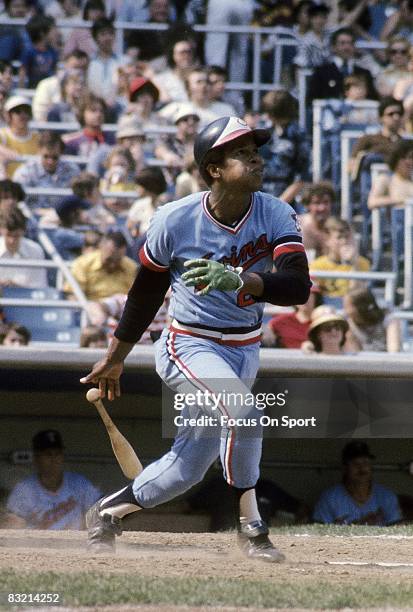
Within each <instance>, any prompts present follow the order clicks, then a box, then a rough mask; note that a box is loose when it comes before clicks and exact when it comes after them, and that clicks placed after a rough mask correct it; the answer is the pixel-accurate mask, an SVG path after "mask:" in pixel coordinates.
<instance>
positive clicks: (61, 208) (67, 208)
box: [55, 195, 90, 217]
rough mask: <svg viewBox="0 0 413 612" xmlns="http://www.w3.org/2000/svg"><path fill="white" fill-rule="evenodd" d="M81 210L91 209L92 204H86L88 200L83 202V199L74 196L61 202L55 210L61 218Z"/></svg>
mask: <svg viewBox="0 0 413 612" xmlns="http://www.w3.org/2000/svg"><path fill="white" fill-rule="evenodd" d="M79 208H81V209H83V210H87V209H89V208H90V204H89V202H86V200H82V198H79V197H78V196H75V195H72V196H67V197H66V198H63V199H62V200H60V202H58V203H57V204H56V207H55V210H56V213H57V214H58V216H59V217H65V216H66V215H68V214H69V213H71V212H73V211H74V210H78V209H79Z"/></svg>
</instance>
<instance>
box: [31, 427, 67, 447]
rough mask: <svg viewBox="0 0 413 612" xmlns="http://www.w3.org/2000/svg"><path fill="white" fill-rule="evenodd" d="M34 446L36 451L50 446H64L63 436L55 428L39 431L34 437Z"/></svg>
mask: <svg viewBox="0 0 413 612" xmlns="http://www.w3.org/2000/svg"><path fill="white" fill-rule="evenodd" d="M32 446H33V450H34V451H41V450H46V449H48V448H61V449H63V448H64V446H63V440H62V436H61V435H60V433H59V432H58V431H56V430H55V429H45V430H44V431H39V432H38V433H37V434H36V435H35V436H34V437H33V440H32Z"/></svg>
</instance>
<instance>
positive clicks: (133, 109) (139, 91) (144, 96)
mask: <svg viewBox="0 0 413 612" xmlns="http://www.w3.org/2000/svg"><path fill="white" fill-rule="evenodd" d="M158 100H159V89H158V88H157V87H156V86H155V85H154V84H153V83H152V81H149V79H147V78H145V77H142V76H141V77H136V78H135V79H133V80H132V82H131V84H130V88H129V101H130V104H129V107H128V109H127V113H128V114H131V115H133V116H134V117H135V118H136V119H138V121H140V123H141V125H144V126H145V128H146V129H148V128H149V127H150V125H151V124H152V125H156V126H158V127H159V123H160V118H159V116H158V113H157V112H156V111H155V106H156V103H157V102H158Z"/></svg>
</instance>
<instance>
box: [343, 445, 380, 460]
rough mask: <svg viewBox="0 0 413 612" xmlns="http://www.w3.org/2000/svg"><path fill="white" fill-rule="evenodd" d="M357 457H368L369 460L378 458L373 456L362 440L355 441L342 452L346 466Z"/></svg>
mask: <svg viewBox="0 0 413 612" xmlns="http://www.w3.org/2000/svg"><path fill="white" fill-rule="evenodd" d="M357 457H368V458H369V459H375V458H376V457H375V456H374V455H372V454H371V452H370V449H369V447H368V446H367V444H366V443H365V442H362V441H361V440H354V441H353V442H349V443H348V444H346V445H345V447H344V448H343V451H342V455H341V458H342V461H343V463H344V464H346V463H349V462H350V461H352V460H353V459H356V458H357Z"/></svg>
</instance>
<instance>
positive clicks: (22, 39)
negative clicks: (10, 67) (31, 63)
mask: <svg viewBox="0 0 413 612" xmlns="http://www.w3.org/2000/svg"><path fill="white" fill-rule="evenodd" d="M4 9H5V10H4V12H3V13H2V14H1V16H2V17H6V18H8V19H29V17H30V16H31V14H32V3H31V2H30V0H4ZM29 45H30V38H29V36H28V34H27V32H26V29H25V27H24V26H15V25H1V26H0V59H2V60H6V61H7V62H13V61H18V60H20V57H21V55H22V53H23V51H24V49H25V48H26V47H27V46H29Z"/></svg>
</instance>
